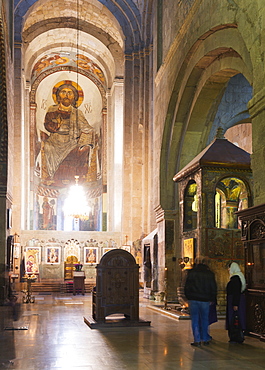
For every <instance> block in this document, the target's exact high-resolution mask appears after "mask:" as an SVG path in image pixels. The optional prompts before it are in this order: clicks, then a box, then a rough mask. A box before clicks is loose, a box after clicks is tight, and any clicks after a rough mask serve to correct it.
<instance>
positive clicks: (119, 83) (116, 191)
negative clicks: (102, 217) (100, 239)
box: [107, 79, 124, 231]
mask: <svg viewBox="0 0 265 370" xmlns="http://www.w3.org/2000/svg"><path fill="white" fill-rule="evenodd" d="M123 94H124V86H123V79H115V81H114V83H113V88H112V91H111V94H110V96H109V98H108V100H109V107H108V112H109V113H110V114H109V115H108V130H107V131H108V138H107V140H108V176H109V177H108V204H109V208H108V229H109V230H110V231H120V230H121V222H122V221H121V220H122V193H123V187H122V185H123V183H122V180H123V173H122V170H123V148H124V142H123V139H124V136H123V122H124V113H123V105H124V101H123Z"/></svg>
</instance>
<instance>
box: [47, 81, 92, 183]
mask: <svg viewBox="0 0 265 370" xmlns="http://www.w3.org/2000/svg"><path fill="white" fill-rule="evenodd" d="M52 95H53V100H54V102H55V103H56V104H55V105H52V106H50V107H49V108H48V111H47V113H46V115H45V119H44V127H45V129H46V132H44V131H41V162H42V166H41V179H42V181H43V182H44V183H45V182H46V184H54V185H63V184H65V181H67V180H71V179H72V178H74V176H75V175H79V176H80V178H83V177H85V175H86V173H87V171H88V168H89V166H90V159H91V155H92V151H93V148H94V146H95V132H94V129H93V127H92V126H91V125H90V124H89V123H88V122H87V120H86V118H85V116H84V114H83V112H82V111H81V110H80V109H78V107H79V106H80V104H81V103H82V101H83V91H82V89H81V88H80V87H79V86H78V85H77V84H76V83H74V82H73V81H61V82H59V83H58V84H56V85H55V86H54V88H53V94H52ZM47 132H48V133H47Z"/></svg>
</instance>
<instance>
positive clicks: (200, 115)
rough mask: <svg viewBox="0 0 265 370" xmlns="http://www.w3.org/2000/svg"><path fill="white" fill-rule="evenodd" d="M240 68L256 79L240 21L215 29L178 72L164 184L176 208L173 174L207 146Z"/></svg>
mask: <svg viewBox="0 0 265 370" xmlns="http://www.w3.org/2000/svg"><path fill="white" fill-rule="evenodd" d="M227 40H229V41H227ZM238 73H241V74H243V75H244V76H245V77H246V79H247V80H248V81H249V83H250V84H252V63H251V60H250V57H249V54H248V52H247V48H246V45H245V43H244V40H243V39H242V37H241V34H240V33H239V31H238V29H237V27H236V25H231V24H229V25H226V27H225V26H222V27H219V28H218V27H217V28H216V29H212V30H211V31H210V32H208V33H206V34H205V35H202V36H201V37H200V38H199V39H198V41H197V42H196V43H195V44H194V45H193V47H192V48H191V49H190V51H189V52H188V53H187V55H186V58H185V59H184V61H183V63H182V66H181V68H180V69H179V72H178V74H177V76H176V80H175V85H174V88H173V91H172V94H171V99H170V102H169V105H168V114H167V116H166V122H165V127H164V133H163V140H162V150H161V157H160V168H161V172H160V181H161V187H160V189H167V191H164V192H161V194H160V195H161V204H162V206H163V207H164V206H165V208H169V209H173V208H174V207H175V197H176V195H175V188H174V184H173V181H172V178H173V176H174V174H175V173H177V172H178V171H179V170H180V169H181V168H182V167H184V166H185V165H186V164H187V163H189V162H190V161H191V160H192V159H193V158H194V157H195V156H196V155H197V154H198V153H199V152H200V151H201V150H203V148H204V147H205V146H206V142H207V138H208V136H209V130H210V128H211V124H212V121H213V118H214V115H215V113H216V110H217V108H218V104H219V102H220V99H221V97H222V95H223V92H224V89H225V87H226V84H227V82H228V81H229V79H230V78H231V77H233V76H235V75H236V74H238ZM163 194H164V195H163Z"/></svg>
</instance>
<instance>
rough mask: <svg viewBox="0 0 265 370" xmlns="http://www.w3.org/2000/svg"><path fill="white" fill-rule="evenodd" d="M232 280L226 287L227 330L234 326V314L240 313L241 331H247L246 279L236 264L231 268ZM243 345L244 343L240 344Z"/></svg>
mask: <svg viewBox="0 0 265 370" xmlns="http://www.w3.org/2000/svg"><path fill="white" fill-rule="evenodd" d="M228 270H229V274H230V280H229V282H228V284H227V286H226V300H227V304H226V329H227V330H229V327H230V326H231V324H232V321H233V317H234V312H237V313H238V317H239V322H240V325H241V329H242V330H243V331H244V330H246V298H245V294H244V292H245V290H246V279H245V276H244V275H243V273H242V272H241V270H240V267H239V265H238V264H237V263H236V262H232V263H231V264H230V265H229V267H228ZM240 343H242V341H241V342H240Z"/></svg>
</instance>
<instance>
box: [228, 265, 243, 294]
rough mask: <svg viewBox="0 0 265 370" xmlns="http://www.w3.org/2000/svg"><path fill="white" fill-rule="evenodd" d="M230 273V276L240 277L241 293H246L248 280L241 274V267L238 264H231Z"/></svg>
mask: <svg viewBox="0 0 265 370" xmlns="http://www.w3.org/2000/svg"><path fill="white" fill-rule="evenodd" d="M229 273H230V276H235V275H237V276H239V278H240V280H241V284H242V286H241V293H242V292H244V290H245V289H246V279H245V276H244V275H243V273H242V272H241V270H240V267H239V265H238V264H237V263H236V262H232V263H231V265H230V267H229Z"/></svg>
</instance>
